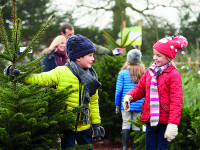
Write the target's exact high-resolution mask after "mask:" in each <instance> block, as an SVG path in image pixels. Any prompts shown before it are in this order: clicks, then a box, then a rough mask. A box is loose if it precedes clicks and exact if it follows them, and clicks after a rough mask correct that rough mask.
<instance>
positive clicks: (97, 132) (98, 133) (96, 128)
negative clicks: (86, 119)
mask: <svg viewBox="0 0 200 150" xmlns="http://www.w3.org/2000/svg"><path fill="white" fill-rule="evenodd" d="M92 128H93V132H94V134H93V138H96V139H99V138H103V137H104V136H105V130H104V128H103V127H101V126H100V125H99V124H93V125H92Z"/></svg>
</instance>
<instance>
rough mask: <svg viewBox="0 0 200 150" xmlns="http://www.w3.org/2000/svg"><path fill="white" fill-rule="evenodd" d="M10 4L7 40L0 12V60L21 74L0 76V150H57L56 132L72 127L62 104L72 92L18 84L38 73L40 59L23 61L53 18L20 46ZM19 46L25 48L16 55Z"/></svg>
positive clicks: (71, 118)
mask: <svg viewBox="0 0 200 150" xmlns="http://www.w3.org/2000/svg"><path fill="white" fill-rule="evenodd" d="M12 4H13V5H12V19H13V20H12V23H13V26H12V35H11V40H9V39H8V36H7V32H6V30H5V26H4V21H3V17H2V13H1V11H2V10H0V29H1V30H0V37H1V44H2V46H3V50H1V53H0V59H1V60H2V61H6V62H8V63H9V64H11V65H12V67H13V69H19V70H20V71H21V72H23V73H21V74H20V75H16V74H15V75H13V76H5V75H4V74H3V73H0V80H1V84H0V149H3V150H18V149H20V150H23V149H26V150H32V149H48V150H49V149H51V148H57V149H60V143H59V141H58V134H59V132H60V131H61V130H66V129H73V127H74V125H75V119H74V115H75V113H74V112H69V111H67V110H66V107H67V106H66V103H65V101H64V99H66V97H67V96H69V95H70V94H71V93H72V92H73V90H72V89H71V87H66V89H63V90H60V91H58V90H56V89H53V88H51V89H47V88H41V87H39V86H38V85H37V84H32V85H25V84H24V83H23V82H22V81H23V80H24V78H26V77H27V76H29V75H31V74H33V73H38V72H41V69H42V67H43V66H40V65H38V64H40V61H41V59H43V57H44V56H43V57H40V58H38V59H36V60H34V61H32V62H30V63H27V64H24V63H23V61H24V60H25V56H26V55H27V54H28V53H29V52H30V51H31V50H32V51H34V44H35V43H36V41H38V39H39V37H40V36H41V35H42V34H43V33H44V31H45V29H46V28H47V27H48V25H49V24H50V22H51V21H52V19H53V18H54V17H55V15H52V17H51V18H50V19H49V20H48V21H47V22H46V23H45V24H44V25H43V26H42V27H41V29H40V30H39V32H38V33H37V34H36V35H35V36H34V37H33V38H32V40H31V41H30V42H29V44H28V45H25V46H24V45H22V42H21V36H22V33H21V20H20V19H19V18H17V13H16V0H12ZM20 47H26V48H25V50H24V51H23V52H19V49H20ZM37 66H39V67H37Z"/></svg>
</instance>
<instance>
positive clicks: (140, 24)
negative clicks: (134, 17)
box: [138, 20, 142, 51]
mask: <svg viewBox="0 0 200 150" xmlns="http://www.w3.org/2000/svg"><path fill="white" fill-rule="evenodd" d="M138 26H142V20H139V21H138ZM138 50H140V51H141V45H138Z"/></svg>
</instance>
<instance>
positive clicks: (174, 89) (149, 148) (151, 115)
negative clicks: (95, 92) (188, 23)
mask: <svg viewBox="0 0 200 150" xmlns="http://www.w3.org/2000/svg"><path fill="white" fill-rule="evenodd" d="M187 44H188V42H187V39H186V38H185V37H183V36H181V35H178V36H176V37H173V36H172V37H165V38H162V39H160V40H159V41H157V42H156V43H155V44H154V45H153V52H154V56H153V59H154V61H155V62H154V63H153V64H152V65H151V66H150V67H149V68H148V69H147V70H146V72H145V74H144V75H143V76H142V78H141V79H140V81H139V83H138V85H136V86H135V87H134V88H133V89H132V90H131V91H129V92H128V93H127V94H126V95H125V97H124V103H123V105H124V108H125V110H127V111H128V110H129V109H130V103H132V102H135V101H137V100H139V99H141V98H143V97H145V99H144V101H143V106H142V114H141V120H142V121H145V122H146V133H145V143H146V144H145V145H146V150H156V149H157V150H160V149H162V150H167V149H168V145H169V142H171V140H173V139H174V138H175V137H176V135H177V134H178V125H179V122H180V119H181V111H182V102H183V100H182V99H183V91H182V81H181V75H180V73H179V72H178V71H177V70H176V68H175V65H174V63H173V61H172V60H173V59H174V58H175V57H176V54H177V53H178V51H179V50H180V49H183V48H185V47H186V46H187Z"/></svg>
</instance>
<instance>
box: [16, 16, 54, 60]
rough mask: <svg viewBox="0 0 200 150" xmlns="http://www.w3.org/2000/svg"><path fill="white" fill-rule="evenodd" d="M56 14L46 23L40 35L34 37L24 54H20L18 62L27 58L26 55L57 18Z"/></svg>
mask: <svg viewBox="0 0 200 150" xmlns="http://www.w3.org/2000/svg"><path fill="white" fill-rule="evenodd" d="M55 16H56V15H55V14H53V15H52V16H51V18H50V19H49V20H48V21H47V22H46V24H45V25H43V26H42V28H41V29H40V30H39V32H38V34H37V35H36V36H34V38H33V39H32V40H31V42H30V43H29V44H28V46H27V47H26V49H25V50H24V52H22V53H21V54H20V56H19V57H18V58H17V59H16V61H18V60H20V59H21V58H23V57H24V56H25V54H26V53H28V52H29V51H30V50H31V47H32V46H33V45H34V43H35V42H36V41H37V40H38V39H39V37H40V36H41V34H42V33H43V32H44V31H45V30H46V28H47V27H48V26H49V24H50V22H51V21H52V20H53V19H54V18H55Z"/></svg>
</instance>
